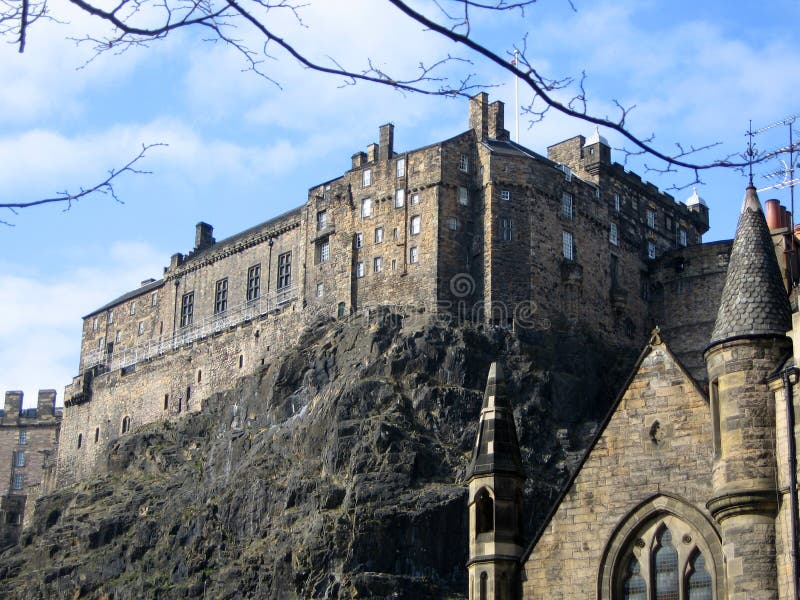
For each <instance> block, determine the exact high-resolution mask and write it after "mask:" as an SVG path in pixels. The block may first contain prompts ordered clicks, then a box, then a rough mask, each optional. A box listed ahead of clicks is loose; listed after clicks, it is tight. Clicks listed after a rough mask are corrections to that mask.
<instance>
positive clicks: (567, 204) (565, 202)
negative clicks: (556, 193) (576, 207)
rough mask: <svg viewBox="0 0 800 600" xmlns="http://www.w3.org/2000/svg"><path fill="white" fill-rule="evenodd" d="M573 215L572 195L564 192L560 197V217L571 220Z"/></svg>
mask: <svg viewBox="0 0 800 600" xmlns="http://www.w3.org/2000/svg"><path fill="white" fill-rule="evenodd" d="M572 215H573V206H572V194H570V193H569V192H564V195H563V196H561V216H562V217H564V218H565V219H571V218H572Z"/></svg>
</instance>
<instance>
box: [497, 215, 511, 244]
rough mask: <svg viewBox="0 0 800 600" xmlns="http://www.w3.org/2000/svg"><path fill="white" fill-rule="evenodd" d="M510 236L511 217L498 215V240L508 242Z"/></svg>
mask: <svg viewBox="0 0 800 600" xmlns="http://www.w3.org/2000/svg"><path fill="white" fill-rule="evenodd" d="M511 238H512V232H511V217H500V241H501V242H510V241H511Z"/></svg>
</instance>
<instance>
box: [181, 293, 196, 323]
mask: <svg viewBox="0 0 800 600" xmlns="http://www.w3.org/2000/svg"><path fill="white" fill-rule="evenodd" d="M193 318H194V292H189V293H188V294H184V295H183V298H181V327H188V326H189V325H191V324H192V320H193Z"/></svg>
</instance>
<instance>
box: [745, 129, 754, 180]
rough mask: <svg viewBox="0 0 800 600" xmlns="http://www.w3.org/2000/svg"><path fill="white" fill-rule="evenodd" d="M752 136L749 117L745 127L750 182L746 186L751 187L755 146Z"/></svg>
mask: <svg viewBox="0 0 800 600" xmlns="http://www.w3.org/2000/svg"><path fill="white" fill-rule="evenodd" d="M753 136H755V133H754V132H753V119H750V125H749V127H748V128H747V137H748V140H747V168H748V171H749V174H750V183H749V184H748V187H753V159H754V158H755V155H756V146H755V144H754V143H753Z"/></svg>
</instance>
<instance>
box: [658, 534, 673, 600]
mask: <svg viewBox="0 0 800 600" xmlns="http://www.w3.org/2000/svg"><path fill="white" fill-rule="evenodd" d="M657 540H658V546H657V548H656V551H655V555H654V566H655V581H654V586H655V592H656V600H679V598H678V595H679V591H678V587H679V586H678V551H677V550H676V549H675V546H674V545H673V544H672V532H671V531H670V530H669V529H668V528H667V527H664V529H662V530H661V533H659V534H658V536H657Z"/></svg>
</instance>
